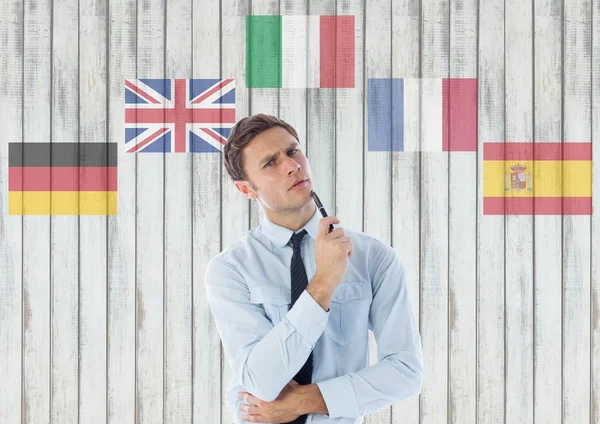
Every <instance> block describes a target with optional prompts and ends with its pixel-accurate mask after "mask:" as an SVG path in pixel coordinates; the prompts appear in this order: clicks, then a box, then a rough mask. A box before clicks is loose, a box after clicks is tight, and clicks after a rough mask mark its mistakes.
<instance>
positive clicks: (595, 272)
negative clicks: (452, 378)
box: [590, 0, 600, 423]
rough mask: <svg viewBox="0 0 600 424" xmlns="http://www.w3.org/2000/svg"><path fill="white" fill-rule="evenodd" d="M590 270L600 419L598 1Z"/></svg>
mask: <svg viewBox="0 0 600 424" xmlns="http://www.w3.org/2000/svg"><path fill="white" fill-rule="evenodd" d="M591 47H592V87H591V90H592V143H593V144H592V145H593V147H592V156H593V158H592V163H593V164H594V165H593V171H592V173H593V178H592V202H593V205H592V212H593V213H592V228H591V230H592V231H591V237H592V257H591V260H592V270H591V277H592V279H591V281H592V286H591V296H590V301H591V311H590V312H591V314H592V319H591V352H590V353H591V370H590V373H591V391H592V392H591V398H590V408H591V411H590V420H591V422H593V423H596V422H600V148H598V146H600V89H599V88H598V87H600V54H599V52H600V50H599V49H600V0H594V1H593V4H592V46H591Z"/></svg>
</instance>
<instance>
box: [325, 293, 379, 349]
mask: <svg viewBox="0 0 600 424" xmlns="http://www.w3.org/2000/svg"><path fill="white" fill-rule="evenodd" d="M372 298H373V293H372V292H371V284H370V283H369V281H348V282H343V283H341V284H340V285H339V286H338V287H337V288H336V290H335V292H334V293H333V296H332V298H331V303H330V305H329V308H330V314H329V321H328V323H327V327H326V328H325V334H326V335H327V337H329V338H330V339H331V340H333V341H334V342H336V343H337V344H339V345H342V346H344V345H347V344H348V343H352V342H355V341H357V340H360V339H363V338H364V337H368V335H369V310H370V308H371V300H372Z"/></svg>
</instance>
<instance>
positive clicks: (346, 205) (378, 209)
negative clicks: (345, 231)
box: [336, 0, 398, 424]
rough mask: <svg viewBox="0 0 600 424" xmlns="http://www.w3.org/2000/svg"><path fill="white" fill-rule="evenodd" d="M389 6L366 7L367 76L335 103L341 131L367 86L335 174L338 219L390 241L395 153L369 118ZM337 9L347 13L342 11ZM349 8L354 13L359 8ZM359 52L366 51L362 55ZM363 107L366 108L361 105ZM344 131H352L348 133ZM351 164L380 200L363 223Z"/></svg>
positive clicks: (370, 423)
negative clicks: (379, 143)
mask: <svg viewBox="0 0 600 424" xmlns="http://www.w3.org/2000/svg"><path fill="white" fill-rule="evenodd" d="M353 8H354V9H355V8H356V5H353ZM391 8H392V4H391V1H389V0H377V1H373V2H370V3H369V5H368V6H367V7H365V11H364V17H365V23H364V37H361V39H362V40H363V41H362V42H363V43H364V47H365V48H364V58H363V61H364V66H365V71H364V74H365V75H364V79H363V78H360V79H359V78H358V76H357V79H356V85H357V88H356V89H359V87H360V92H359V93H356V95H355V94H350V93H348V90H352V89H340V94H339V95H338V103H337V108H336V116H337V120H336V127H337V129H338V131H337V132H338V133H340V132H341V131H342V128H344V127H345V126H348V125H349V123H350V122H351V121H354V120H360V121H361V122H362V119H360V117H358V116H357V115H356V114H357V110H356V105H355V102H356V101H357V97H358V96H361V94H363V93H362V92H363V86H364V87H366V88H365V89H364V90H365V91H364V95H362V96H361V97H362V102H363V105H362V107H363V108H364V111H365V113H364V114H363V116H364V123H363V126H362V128H361V130H362V131H360V133H358V132H357V133H356V134H357V135H360V136H361V139H362V140H356V137H351V139H350V140H351V141H350V146H346V143H343V144H342V145H341V146H339V150H338V153H337V155H336V157H338V158H339V159H338V160H337V164H338V166H341V169H339V172H338V175H337V176H336V191H337V196H336V197H337V198H338V199H339V203H338V204H339V209H338V210H339V211H340V220H342V219H344V222H347V223H345V224H344V226H347V227H348V228H349V229H352V230H353V231H362V228H364V231H365V233H367V234H370V235H372V236H374V237H376V238H378V239H379V240H381V241H383V242H384V243H387V244H390V245H391V244H392V240H391V237H392V234H391V226H392V220H393V217H392V215H391V212H392V195H391V194H392V185H393V184H394V182H395V181H392V179H391V172H392V170H391V163H392V158H391V157H392V154H393V153H392V152H378V151H372V152H369V151H368V137H369V133H368V129H369V125H371V126H372V127H374V126H375V123H374V122H369V117H371V116H376V114H375V113H374V112H375V110H377V111H381V110H385V109H386V108H387V107H389V104H390V103H389V102H390V98H380V97H375V96H374V93H369V89H368V87H369V78H391V76H392V69H391V68H392V37H391V31H392V16H391V12H392V11H391ZM338 10H339V8H338ZM338 13H340V14H346V13H342V12H338ZM347 13H350V14H354V13H355V11H352V12H347ZM359 16H360V14H358V15H355V17H354V18H355V21H354V22H355V24H356V23H357V22H358V19H360V20H361V22H362V19H361V18H360V17H359ZM357 41H358V40H357ZM356 49H357V52H356V53H357V54H356V58H357V64H356V68H357V69H360V74H361V76H362V74H363V72H362V66H361V65H362V64H359V63H358V56H359V54H358V53H359V50H360V51H361V53H362V48H360V47H359V46H358V43H357V45H356ZM360 56H362V54H361V55H360ZM363 84H364V85H363ZM390 94H391V93H390ZM369 96H371V98H369ZM342 97H350V100H351V104H350V105H349V107H351V110H347V108H346V107H344V101H342V100H341V98H342ZM397 100H398V99H394V98H392V99H391V102H394V101H397ZM369 106H371V107H373V109H374V110H373V111H370V110H369ZM344 109H346V113H343V111H344ZM338 110H340V113H337V111H338ZM360 112H361V113H362V110H361V111H360ZM388 113H389V112H388ZM392 118H393V117H392ZM382 124H383V125H385V124H386V123H385V122H384V123H382ZM353 130H354V131H358V128H354V129H353ZM363 135H364V137H363ZM346 136H349V133H346ZM389 136H390V139H389V140H387V141H388V143H390V146H391V133H390V134H389ZM341 139H342V140H344V139H345V138H344V136H343V135H341ZM361 144H362V149H363V151H364V153H362V155H364V170H363V164H362V163H357V161H359V160H360V159H361V158H362V155H361V153H360V152H357V151H356V148H357V146H358V145H361ZM347 147H349V149H348V150H349V151H346V148H347ZM349 158H352V159H353V160H351V161H350V160H348V159H349ZM345 160H348V162H351V163H349V164H347V166H346V164H344V165H342V163H344V161H345ZM351 167H354V169H355V170H357V169H360V170H363V172H364V180H365V186H364V204H365V205H373V206H375V205H376V206H375V207H365V208H364V224H363V223H362V222H357V219H358V218H359V216H358V215H357V213H356V203H355V200H359V201H360V205H359V209H362V195H361V194H362V190H361V191H359V190H358V187H361V188H362V175H361V173H360V172H356V171H354V172H353V173H354V174H356V176H355V177H354V178H352V177H351V178H348V177H349V175H348V172H349V169H350V168H351ZM351 173H352V172H351ZM357 178H360V180H359V181H357ZM350 184H356V185H357V186H356V187H349V185H350ZM360 215H362V213H360ZM375 363H377V341H376V340H375V336H374V334H373V332H372V331H369V364H370V365H373V364H375ZM391 413H392V406H389V407H387V408H385V409H383V410H381V411H379V412H377V413H375V414H371V415H367V416H366V417H365V420H364V421H365V423H366V424H376V423H381V424H383V423H385V424H389V423H390V422H391Z"/></svg>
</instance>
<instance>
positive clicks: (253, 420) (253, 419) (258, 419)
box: [242, 414, 268, 423]
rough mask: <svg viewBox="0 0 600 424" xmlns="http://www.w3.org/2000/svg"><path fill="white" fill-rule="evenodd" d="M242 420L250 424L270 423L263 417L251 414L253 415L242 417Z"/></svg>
mask: <svg viewBox="0 0 600 424" xmlns="http://www.w3.org/2000/svg"><path fill="white" fill-rule="evenodd" d="M242 420H244V421H247V422H249V423H267V422H268V421H266V420H265V418H264V417H263V416H262V415H258V414H251V415H242Z"/></svg>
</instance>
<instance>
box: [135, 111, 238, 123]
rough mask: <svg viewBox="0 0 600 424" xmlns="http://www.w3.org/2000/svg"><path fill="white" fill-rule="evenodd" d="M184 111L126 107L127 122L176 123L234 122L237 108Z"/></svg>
mask: <svg viewBox="0 0 600 424" xmlns="http://www.w3.org/2000/svg"><path fill="white" fill-rule="evenodd" d="M188 110H189V111H191V112H189V113H188V112H182V111H181V110H174V109H125V122H126V123H128V124H165V123H170V124H174V123H176V122H184V121H183V120H182V119H181V118H185V122H186V123H190V124H193V123H197V124H205V123H208V124H210V123H234V122H235V109H188Z"/></svg>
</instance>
